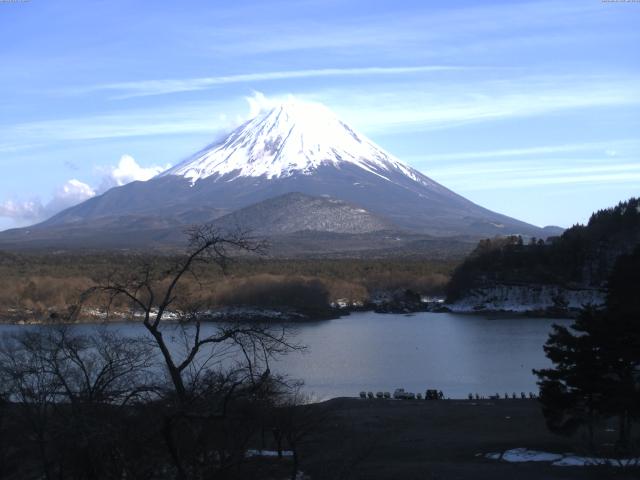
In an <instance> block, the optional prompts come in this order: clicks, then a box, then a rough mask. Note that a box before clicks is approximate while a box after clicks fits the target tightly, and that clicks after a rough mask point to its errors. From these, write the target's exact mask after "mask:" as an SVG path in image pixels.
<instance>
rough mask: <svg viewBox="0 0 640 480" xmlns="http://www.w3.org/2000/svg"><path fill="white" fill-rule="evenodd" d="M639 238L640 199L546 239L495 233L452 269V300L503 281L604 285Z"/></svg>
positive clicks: (592, 217) (450, 289)
mask: <svg viewBox="0 0 640 480" xmlns="http://www.w3.org/2000/svg"><path fill="white" fill-rule="evenodd" d="M638 243H640V199H638V198H631V199H629V200H627V201H625V202H620V203H619V204H618V205H617V206H615V207H612V208H608V209H604V210H600V211H598V212H596V213H594V214H593V215H592V216H591V218H590V219H589V222H588V224H587V225H575V226H573V227H571V228H569V229H568V230H566V231H565V232H564V233H563V234H562V235H561V236H560V237H555V238H551V239H547V241H542V240H539V239H529V241H523V239H522V237H519V236H510V237H497V238H493V239H486V240H482V241H480V243H479V244H478V246H477V247H476V249H475V250H474V251H473V252H472V253H471V254H470V255H469V257H468V258H467V259H466V260H465V261H464V262H463V263H462V264H461V265H459V266H458V267H457V268H456V270H455V271H454V273H453V275H452V278H451V281H450V282H449V284H448V285H447V299H448V301H455V300H457V299H458V298H460V297H462V296H464V294H465V293H466V292H468V291H469V290H470V289H473V288H479V287H491V286H493V285H495V284H497V283H503V284H505V283H506V284H530V283H538V284H554V285H562V286H568V287H571V286H572V285H580V286H593V287H602V286H603V285H604V284H605V283H606V281H607V278H608V276H609V274H610V273H611V269H612V268H613V265H614V261H615V258H616V257H617V256H618V255H620V254H624V253H629V252H630V251H631V250H632V249H633V247H634V246H635V245H637V244H638Z"/></svg>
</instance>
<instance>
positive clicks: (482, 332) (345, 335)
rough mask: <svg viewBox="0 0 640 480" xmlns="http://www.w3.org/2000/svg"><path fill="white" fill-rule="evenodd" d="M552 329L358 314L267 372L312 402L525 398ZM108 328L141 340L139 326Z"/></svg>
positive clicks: (467, 318) (310, 329) (317, 334)
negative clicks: (402, 393) (299, 383)
mask: <svg viewBox="0 0 640 480" xmlns="http://www.w3.org/2000/svg"><path fill="white" fill-rule="evenodd" d="M553 323H560V324H569V323H570V321H568V320H552V319H542V318H523V317H517V318H507V317H499V318H489V317H485V316H479V315H459V314H451V313H416V314H411V315H396V314H376V313H373V312H359V313H354V314H351V315H349V316H345V317H342V318H339V319H335V320H325V321H321V322H313V323H306V324H302V325H297V326H296V342H297V343H300V344H304V345H306V346H307V347H308V348H307V350H306V351H305V352H304V353H300V352H296V353H293V354H289V355H287V356H286V357H284V358H282V359H281V360H280V361H278V362H277V363H276V364H274V365H272V370H273V371H277V372H278V373H285V374H288V375H289V376H290V377H292V378H298V379H302V380H304V382H305V390H306V391H307V392H308V393H311V394H313V395H314V396H315V397H316V398H317V399H326V398H330V397H336V396H355V395H357V394H358V392H360V391H361V390H366V391H373V392H376V391H379V390H386V391H391V392H393V390H394V389H395V388H399V387H401V388H405V389H406V390H409V391H414V392H423V393H424V390H425V389H427V388H436V389H439V390H442V391H443V392H444V394H445V395H446V396H448V397H451V398H466V396H467V395H468V394H469V393H470V392H474V393H475V392H477V393H479V394H483V395H487V396H488V395H491V394H495V393H500V394H501V395H503V394H504V393H505V392H508V393H510V394H511V393H512V392H517V393H518V394H519V393H520V392H521V391H524V392H527V393H528V392H530V391H537V387H536V378H535V377H534V376H533V374H532V373H531V369H533V368H541V367H545V366H547V365H549V363H548V361H547V359H546V357H545V356H544V351H543V350H542V346H543V344H544V342H545V341H546V339H547V336H548V334H549V332H550V331H551V325H552V324H553ZM20 328H34V327H20V326H0V332H3V331H11V330H15V329H20ZM75 328H79V329H91V328H94V327H92V326H88V325H81V326H78V327H75ZM109 328H114V329H118V330H120V331H121V332H122V333H125V334H126V335H144V334H145V330H144V328H143V327H142V326H141V325H139V324H113V325H110V326H109Z"/></svg>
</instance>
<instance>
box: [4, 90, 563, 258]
mask: <svg viewBox="0 0 640 480" xmlns="http://www.w3.org/2000/svg"><path fill="white" fill-rule="evenodd" d="M292 194H295V195H292ZM292 205H293V206H292ZM294 217H296V218H294ZM265 218H268V219H270V220H269V221H268V222H265ZM311 219H312V220H313V221H310V220H311ZM239 220H241V221H242V223H243V224H242V225H241V226H242V227H243V228H247V229H250V230H251V229H257V231H258V232H259V233H261V234H264V235H267V236H269V235H276V236H278V235H280V236H281V235H286V234H292V233H300V232H314V231H315V232H318V233H322V232H330V233H331V234H332V235H337V234H342V235H362V234H369V235H371V233H372V232H404V233H406V234H408V235H412V236H415V235H426V236H429V237H464V238H467V239H477V238H481V237H486V236H494V235H507V234H521V235H525V236H538V237H545V236H547V235H549V234H550V233H551V232H549V231H546V230H545V229H541V228H539V227H536V226H533V225H530V224H527V223H524V222H521V221H519V220H516V219H513V218H510V217H507V216H505V215H501V214H499V213H495V212H492V211H490V210H487V209H485V208H483V207H481V206H479V205H476V204H474V203H473V202H471V201H469V200H467V199H465V198H464V197H462V196H460V195H458V194H456V193H454V192H452V191H451V190H449V189H447V188H446V187H444V186H442V185H440V184H438V183H437V182H435V181H434V180H432V179H430V178H429V177H427V176H425V175H423V174H422V173H420V172H419V171H417V170H415V169H414V168H412V167H411V166H409V165H408V164H406V163H404V162H402V161H401V160H399V159H397V158H395V157H394V156H393V155H391V154H389V153H387V152H385V151H384V150H383V149H382V148H380V147H379V146H377V145H376V144H375V143H373V142H372V141H371V140H369V139H368V138H366V137H365V136H363V135H362V134H360V133H358V132H356V131H355V130H354V129H352V128H351V127H349V126H348V125H346V124H345V123H344V122H342V121H341V120H340V119H339V118H337V117H336V116H335V115H334V114H333V113H332V112H331V111H330V110H329V109H327V108H326V107H324V106H322V105H319V104H313V103H305V102H299V101H288V102H285V103H283V104H281V105H279V106H277V107H275V108H273V109H271V110H270V111H268V112H266V113H263V114H261V115H258V116H257V117H255V118H253V119H251V120H249V121H248V122H246V123H244V124H243V125H241V126H239V127H238V128H237V129H236V130H234V131H233V132H231V133H230V134H229V135H228V136H226V137H225V138H223V139H222V140H220V141H218V142H215V143H213V144H211V145H209V146H207V147H205V148H204V149H202V150H201V151H199V152H197V153H195V154H194V155H192V156H190V157H188V158H186V159H185V160H184V161H182V162H180V163H178V164H177V165H176V166H174V167H172V168H170V169H169V170H167V171H165V172H163V173H161V174H160V175H158V176H156V177H154V178H152V179H151V180H148V181H145V182H132V183H129V184H127V185H124V186H121V187H115V188H112V189H110V190H108V191H107V192H105V193H104V194H102V195H100V196H97V197H94V198H91V199H89V200H87V201H85V202H83V203H81V204H79V205H76V206H74V207H71V208H68V209H67V210H64V211H62V212H60V213H58V214H57V215H55V216H53V217H52V218H50V219H48V220H46V221H44V222H42V223H40V224H37V225H34V226H31V227H27V228H22V229H14V230H9V231H6V232H2V233H1V234H0V245H2V244H21V245H29V244H32V245H38V246H54V245H55V246H58V247H66V246H69V247H71V246H88V247H117V248H122V247H136V246H137V247H140V246H150V245H164V244H175V243H179V241H180V240H179V239H181V238H182V234H181V232H182V231H183V230H184V228H185V227H186V226H187V225H190V224H194V223H205V222H214V223H217V224H219V225H221V226H225V225H229V224H230V222H238V221H239ZM256 227H258V228H256ZM554 233H555V232H554ZM372 238H374V237H372Z"/></svg>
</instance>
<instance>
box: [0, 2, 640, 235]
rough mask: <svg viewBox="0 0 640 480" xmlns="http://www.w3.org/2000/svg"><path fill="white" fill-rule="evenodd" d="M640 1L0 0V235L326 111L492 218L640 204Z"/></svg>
mask: <svg viewBox="0 0 640 480" xmlns="http://www.w3.org/2000/svg"><path fill="white" fill-rule="evenodd" d="M638 25H640V3H638V2H611V1H600V0H581V1H578V0H573V1H569V0H566V1H564V2H558V1H555V2H538V1H534V2H518V1H486V2H476V1H455V0H453V1H446V2H445V1H438V2H435V1H425V0H422V1H399V0H398V1H394V2H382V1H371V0H368V1H352V2H348V1H336V0H306V1H305V0H302V1H295V2H293V1H264V0H263V1H255V2H250V1H236V2H212V1H207V2H205V1H195V0H194V1H189V2H175V1H171V2H170V1H156V2H151V3H150V2H131V1H119V0H109V1H92V2H86V1H82V2H75V1H56V2H50V1H45V0H30V1H11V2H5V1H0V72H1V75H0V127H1V128H0V166H1V169H2V170H1V171H2V175H1V176H0V228H9V227H12V226H18V225H27V224H29V223H33V222H35V221H38V220H41V219H42V218H44V217H46V216H47V215H50V214H52V213H54V212H55V211H57V210H59V209H60V208H63V207H65V206H68V205H70V204H72V203H74V202H77V201H79V200H82V199H85V198H88V197H89V196H91V195H94V194H98V193H100V192H102V191H104V190H105V189H107V188H109V187H111V186H113V185H118V184H122V183H126V182H127V181H130V180H133V179H146V178H149V177H150V176H152V175H153V174H155V173H156V172H158V171H160V170H162V169H163V168H166V167H167V166H168V165H171V164H175V163H177V162H178V161H180V160H181V159H183V158H184V157H186V156H187V155H189V154H190V153H192V152H194V151H195V150H197V149H199V148H201V147H202V146H204V145H206V144H208V143H210V142H211V141H212V140H214V139H215V138H217V137H218V136H220V135H221V134H223V133H224V132H226V131H228V130H230V129H231V128H233V127H234V126H235V125H237V124H238V123H239V122H241V121H242V120H244V119H246V118H247V117H248V115H250V112H251V108H250V103H251V102H250V101H248V100H247V99H248V98H249V99H251V98H256V92H260V93H262V94H264V95H266V96H267V97H268V98H270V99H278V98H280V97H283V98H284V97H287V96H288V95H295V96H296V97H299V98H301V99H303V100H304V99H307V100H312V101H319V102H322V103H324V104H326V105H327V106H328V107H330V108H331V109H333V110H334V111H335V112H336V113H337V114H338V115H339V116H341V117H342V118H343V119H344V120H345V121H346V122H347V123H349V124H350V125H351V126H353V127H354V128H356V129H357V130H359V131H361V132H363V133H365V134H366V135H367V136H369V137H370V138H371V139H373V140H374V141H376V142H377V143H378V144H380V145H381V146H382V147H384V148H385V149H387V150H388V151H389V152H391V153H393V154H394V155H396V156H397V157H399V158H401V159H402V160H405V161H407V162H408V163H410V164H412V165H413V166H414V167H416V168H418V169H419V170H421V171H422V172H424V173H425V174H427V175H428V176H430V177H432V178H433V179H435V180H437V181H439V182H441V183H443V184H444V185H445V186H447V187H449V188H451V189H453V190H455V191H457V192H458V193H460V194H462V195H464V196H466V197H467V198H469V199H471V200H473V201H475V202H477V203H479V204H481V205H483V206H485V207H488V208H490V209H493V210H496V211H499V212H501V213H505V214H507V215H511V216H514V217H516V218H519V219H522V220H525V221H529V222H531V223H534V224H537V225H548V224H556V225H561V226H570V225H571V224H573V223H576V222H584V221H586V220H587V219H588V217H589V214H590V213H591V212H592V211H594V210H595V209H598V208H603V207H606V206H610V205H613V204H615V203H617V202H618V201H619V200H622V199H625V198H628V197H630V196H632V195H640V188H638V186H639V185H640V135H639V132H640V115H639V114H638V113H639V110H640V108H639V107H640V55H638V53H637V46H638V45H639V44H640V28H638Z"/></svg>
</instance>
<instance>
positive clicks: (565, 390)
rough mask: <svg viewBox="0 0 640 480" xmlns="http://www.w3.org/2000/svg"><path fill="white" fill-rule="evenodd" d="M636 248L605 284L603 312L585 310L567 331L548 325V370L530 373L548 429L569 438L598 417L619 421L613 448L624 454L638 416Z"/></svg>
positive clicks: (639, 262) (639, 255)
mask: <svg viewBox="0 0 640 480" xmlns="http://www.w3.org/2000/svg"><path fill="white" fill-rule="evenodd" d="M639 291H640V247H638V248H636V250H635V251H634V252H633V253H632V254H630V255H623V256H621V257H620V258H619V259H618V260H617V262H616V264H615V267H614V269H613V272H612V274H611V276H610V280H609V293H608V296H607V301H606V308H605V309H604V310H602V311H597V310H594V309H593V308H587V309H586V310H585V311H584V312H583V313H582V314H581V315H580V316H579V317H578V319H577V320H576V321H575V322H574V323H573V324H572V325H571V329H567V328H565V327H561V326H558V325H555V326H554V331H553V332H552V334H551V335H550V336H549V339H548V341H547V343H546V344H545V347H544V349H545V352H546V354H547V357H548V358H549V359H550V360H551V361H552V362H553V364H554V367H553V368H549V369H543V370H534V373H535V374H536V375H537V376H538V377H539V385H540V401H541V402H542V405H543V412H544V414H545V418H546V420H547V424H548V425H549V427H550V428H551V429H552V430H553V431H556V432H559V433H565V434H571V433H573V432H575V430H576V429H577V428H579V427H580V426H583V425H586V426H587V427H588V428H589V432H590V434H589V438H590V443H591V446H593V443H592V442H593V425H594V422H595V421H596V420H597V419H599V418H608V417H617V418H618V419H619V437H618V447H619V449H620V450H621V451H627V450H629V449H630V448H631V447H632V446H633V445H632V444H631V440H632V436H631V429H632V426H633V423H634V421H635V420H637V419H638V418H639V417H640V301H639V299H638V292H639Z"/></svg>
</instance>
